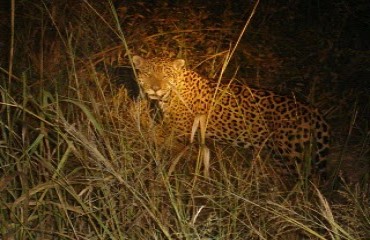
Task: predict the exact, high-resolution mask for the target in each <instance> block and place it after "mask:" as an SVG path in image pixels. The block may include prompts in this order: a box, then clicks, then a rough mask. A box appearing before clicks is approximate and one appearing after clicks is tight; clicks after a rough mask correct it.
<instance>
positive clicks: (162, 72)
mask: <svg viewBox="0 0 370 240" xmlns="http://www.w3.org/2000/svg"><path fill="white" fill-rule="evenodd" d="M132 62H133V63H134V66H135V68H136V69H138V70H139V73H138V81H139V84H140V85H141V88H142V89H143V91H144V92H145V93H147V94H148V96H149V98H151V99H157V100H161V101H163V100H166V99H167V98H168V96H169V95H170V93H171V91H172V90H173V88H174V87H176V86H177V83H178V80H179V79H182V78H183V72H184V66H185V61H184V60H183V59H176V60H167V59H163V58H151V59H145V58H142V57H140V56H133V58H132Z"/></svg>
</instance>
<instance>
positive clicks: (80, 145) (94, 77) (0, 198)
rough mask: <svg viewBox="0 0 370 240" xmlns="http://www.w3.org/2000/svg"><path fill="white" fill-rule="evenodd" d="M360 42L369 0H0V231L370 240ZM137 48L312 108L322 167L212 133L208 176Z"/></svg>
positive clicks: (369, 123) (369, 52)
mask: <svg viewBox="0 0 370 240" xmlns="http://www.w3.org/2000/svg"><path fill="white" fill-rule="evenodd" d="M12 3H14V9H13V10H14V11H12ZM255 7H256V8H255ZM254 8H255V11H254V10H253V9H254ZM252 15H253V16H252ZM251 16H252V17H251ZM250 17H251V19H250V22H249V23H248V24H247V22H248V19H249V18H250ZM12 19H14V25H12V21H11V20H12ZM246 25H247V28H246V30H245V31H243V27H245V26H246ZM369 36H370V1H368V0H357V1H353V0H337V1H334V0H333V1H330V0H308V1H303V0H289V1H288V0H283V1H279V0H271V1H260V2H259V1H255V0H244V1H242V0H235V1H233V0H224V1H222V0H213V1H208V0H207V1H191V0H182V1H180V0H173V1H170V0H165V1H145V0H142V1H135V0H127V1H126V0H120V1H118V0H107V1H95V0H77V1H76V0H38V1H33V0H23V1H19V0H18V1H12V0H9V1H1V2H0V239H370V233H369V229H370V224H369V223H370V210H369V207H368V206H369V204H370V37H369ZM231 53H232V55H231V56H230V55H229V54H231ZM133 55H140V56H143V57H147V58H150V57H166V58H183V59H185V61H186V66H187V68H189V69H192V70H194V71H196V72H198V73H199V74H200V75H202V76H204V77H206V78H208V79H211V80H214V81H217V80H218V79H219V77H220V74H221V72H222V81H223V82H224V83H229V82H230V79H232V81H236V82H237V83H238V84H242V85H248V86H252V87H254V88H261V89H268V90H273V91H275V92H278V93H279V94H282V95H289V96H294V98H296V99H299V101H302V102H305V103H307V104H310V105H312V106H315V107H316V108H317V109H318V110H319V112H321V113H322V115H323V116H324V118H325V119H326V120H327V122H328V124H329V125H330V132H331V149H330V155H329V160H328V161H329V169H330V174H331V177H329V179H325V180H324V181H323V180H322V177H321V176H316V175H314V174H313V175H312V176H311V175H310V173H308V174H307V173H306V172H300V171H298V173H297V171H295V172H294V173H293V174H292V172H289V173H288V174H286V171H285V172H284V173H281V172H283V171H281V172H280V170H281V169H280V167H281V165H284V161H282V163H283V164H281V162H280V161H275V160H274V158H278V156H276V154H275V155H274V154H273V153H271V152H270V151H269V150H267V151H266V153H265V152H264V151H261V155H258V157H256V155H254V154H252V153H251V152H252V151H251V150H247V149H239V148H234V147H231V146H223V145H221V146H220V145H218V144H214V143H213V142H207V144H208V145H207V146H209V147H210V152H211V155H210V156H211V159H210V172H211V174H210V176H209V177H208V176H205V175H203V172H202V171H203V168H206V167H205V166H203V165H202V164H203V163H204V162H203V163H202V161H201V160H200V159H201V156H202V154H201V153H202V152H201V151H202V149H203V148H204V147H205V146H201V147H199V145H197V144H187V143H186V141H183V142H182V141H178V140H173V139H174V138H172V136H169V135H170V134H169V132H170V131H169V130H168V129H167V128H166V126H162V125H161V120H162V117H163V113H161V111H160V109H159V105H158V104H157V102H153V101H151V102H150V101H149V100H148V99H147V98H146V97H144V95H143V93H140V88H139V86H138V84H137V80H136V78H135V73H134V71H133V69H132V64H131V61H130V58H131V57H132V56H133ZM228 56H230V61H229V62H228V65H227V68H225V69H223V67H224V66H225V65H224V64H225V59H227V57H228ZM177 137H179V136H177ZM311 145H312V146H314V145H315V143H312V144H311ZM311 145H310V146H307V148H309V149H310V150H312V149H311V148H312V146H311ZM199 149H201V150H199ZM207 149H208V148H207ZM311 157H312V155H310V154H307V156H305V158H307V159H308V160H307V161H308V162H309V161H311ZM279 160H281V159H279ZM305 161H306V159H305ZM302 164H303V163H302ZM198 165H199V166H198ZM307 168H309V167H307ZM305 171H306V170H305ZM307 172H310V170H307ZM317 189H319V190H317Z"/></svg>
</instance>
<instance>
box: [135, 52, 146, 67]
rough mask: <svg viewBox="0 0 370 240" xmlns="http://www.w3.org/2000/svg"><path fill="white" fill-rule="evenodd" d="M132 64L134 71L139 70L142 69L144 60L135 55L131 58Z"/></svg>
mask: <svg viewBox="0 0 370 240" xmlns="http://www.w3.org/2000/svg"><path fill="white" fill-rule="evenodd" d="M132 62H133V63H134V67H135V68H136V69H140V68H142V67H143V65H144V62H145V59H144V58H142V57H140V56H138V55H135V56H133V57H132Z"/></svg>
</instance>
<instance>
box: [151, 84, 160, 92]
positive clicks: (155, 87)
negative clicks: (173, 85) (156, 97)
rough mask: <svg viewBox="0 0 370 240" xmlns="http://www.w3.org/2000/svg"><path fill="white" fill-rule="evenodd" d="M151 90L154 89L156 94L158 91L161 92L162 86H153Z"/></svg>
mask: <svg viewBox="0 0 370 240" xmlns="http://www.w3.org/2000/svg"><path fill="white" fill-rule="evenodd" d="M151 89H152V90H153V91H154V92H156V91H158V90H159V89H161V88H160V86H159V85H152V87H151Z"/></svg>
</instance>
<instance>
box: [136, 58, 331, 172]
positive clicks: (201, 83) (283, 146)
mask: <svg viewBox="0 0 370 240" xmlns="http://www.w3.org/2000/svg"><path fill="white" fill-rule="evenodd" d="M132 62H133V66H134V68H135V69H136V70H137V80H138V83H139V85H140V87H141V89H142V91H143V92H144V93H145V94H146V95H147V96H148V98H149V99H151V100H154V101H156V102H157V103H158V104H159V108H160V109H161V110H162V112H163V123H164V124H165V125H166V126H170V127H171V130H172V131H174V132H175V133H176V136H177V137H179V138H180V137H185V138H187V137H189V136H190V135H191V131H192V127H193V124H194V119H196V118H197V117H199V116H207V121H206V122H207V125H206V134H205V137H206V139H213V140H214V141H215V142H219V143H221V144H230V145H232V146H236V147H242V148H252V149H253V150H254V151H253V152H256V153H258V152H260V151H261V150H262V149H265V148H267V149H271V150H272V151H273V152H274V153H275V155H277V156H279V158H281V159H287V160H289V161H290V162H293V163H294V164H297V163H299V164H302V162H303V161H304V160H305V159H306V158H307V151H308V150H309V151H310V153H309V156H312V160H310V164H309V166H310V169H313V171H314V172H319V173H321V174H323V175H325V174H326V168H327V164H326V163H327V155H328V153H329V147H330V129H329V125H328V123H327V121H326V120H325V118H324V116H323V115H322V114H321V112H320V111H319V110H318V109H317V108H315V107H314V106H312V104H309V103H306V102H305V101H301V100H297V98H296V97H295V95H294V94H292V96H290V95H287V94H280V93H278V92H275V91H272V90H267V89H263V88H255V87H250V86H248V85H247V84H239V83H235V82H229V83H224V82H221V81H218V80H212V79H209V78H206V77H203V76H201V75H200V74H198V73H197V72H195V71H193V70H190V69H188V68H187V67H186V66H185V65H186V62H185V60H184V59H172V58H163V57H153V58H145V57H141V56H138V55H135V56H133V57H132ZM310 159H311V158H310Z"/></svg>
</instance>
